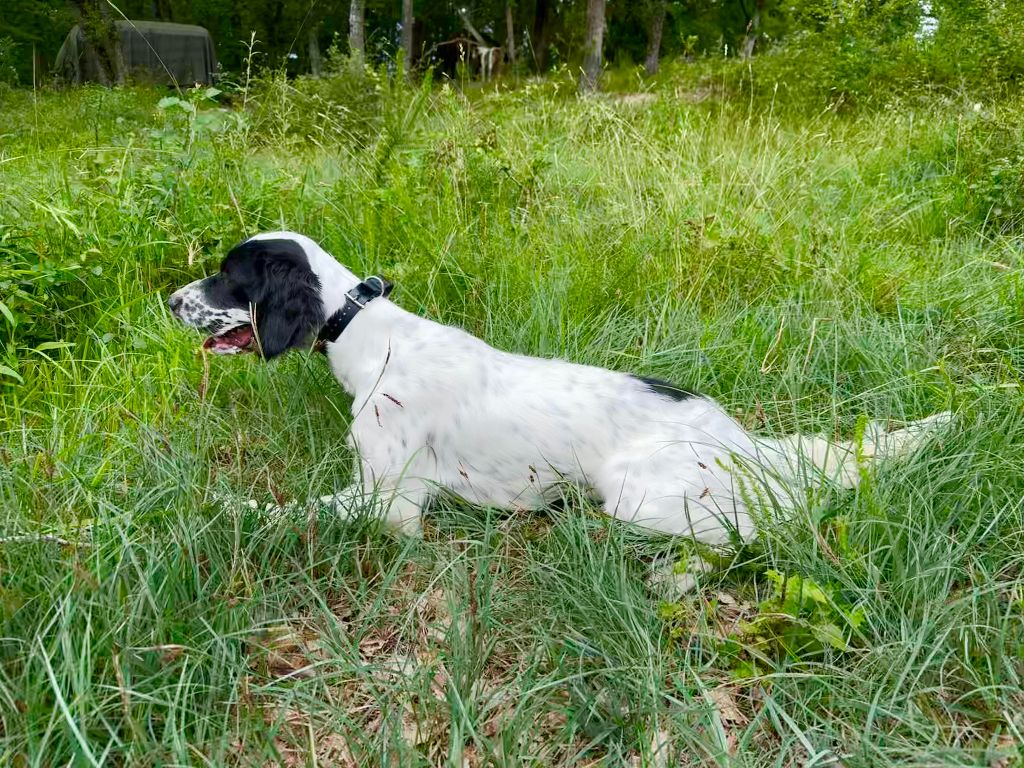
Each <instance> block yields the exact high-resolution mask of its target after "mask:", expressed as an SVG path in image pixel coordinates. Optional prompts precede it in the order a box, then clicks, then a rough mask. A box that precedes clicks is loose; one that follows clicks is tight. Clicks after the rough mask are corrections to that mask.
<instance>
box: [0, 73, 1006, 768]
mask: <svg viewBox="0 0 1024 768" xmlns="http://www.w3.org/2000/svg"><path fill="white" fill-rule="evenodd" d="M338 77H339V78H340V77H341V76H340V75H339V76H338ZM353 93H356V94H358V98H356V97H355V96H352V95H351V94H353ZM339 94H340V95H341V96H342V97H344V99H345V100H344V101H343V102H339V101H338V99H339ZM346 94H347V95H346ZM229 96H231V94H222V95H220V96H217V95H214V94H208V93H207V94H205V95H204V94H194V95H193V96H192V97H191V99H192V100H191V101H188V102H186V104H194V105H195V109H191V108H189V107H188V106H186V105H183V104H174V103H168V102H163V106H158V104H159V103H160V102H159V99H160V94H157V93H154V92H151V91H148V90H130V89H124V90H117V91H113V92H108V91H102V90H93V89H82V90H80V91H75V92H71V93H62V94H41V96H40V98H39V101H38V105H37V106H35V107H34V106H33V102H32V101H31V100H30V98H29V97H28V96H27V95H25V94H22V93H19V92H16V91H12V92H3V93H0V100H2V101H0V135H2V136H3V143H2V144H0V287H2V290H3V293H2V294H0V301H3V302H4V307H5V308H6V309H7V312H4V313H3V314H2V316H0V328H2V329H3V330H2V331H0V340H2V343H3V354H4V357H3V360H2V361H0V362H2V364H3V365H5V366H6V370H7V373H4V374H3V376H4V378H3V387H4V389H3V402H2V405H0V430H2V432H0V763H2V764H13V765H31V766H50V765H65V764H74V765H103V764H114V765H119V764H124V765H128V764H131V765H183V764H187V765H270V764H287V765H348V764H352V765H378V764H380V765H428V764H451V765H460V764H468V765H485V764H492V765H513V764H515V765H522V764H530V765H580V764H609V765H636V764H642V765H669V764H673V765H674V764H693V765H697V764H722V765H811V764H814V765H838V764H840V763H841V764H843V765H846V766H859V765H863V766H869V765H870V766H876V765H887V764H901V765H910V764H917V765H937V764H942V765H979V764H991V765H1009V764H1010V761H1011V760H1013V759H1015V758H1014V756H1016V759H1019V757H1020V748H1021V747H1020V745H1021V743H1022V741H1024V739H1022V730H1024V720H1022V718H1021V715H1020V712H1021V711H1022V705H1024V700H1022V696H1021V694H1020V690H1021V679H1020V677H1021V673H1022V662H1021V659H1022V658H1024V645H1022V641H1021V629H1022V611H1024V602H1022V601H1024V577H1022V575H1021V558H1022V555H1021V553H1022V552H1024V546H1022V545H1024V505H1022V501H1021V500H1022V499H1024V418H1022V413H1021V407H1020V402H1021V401H1020V391H1019V387H1020V378H1021V377H1020V372H1021V366H1022V348H1024V347H1022V326H1021V323H1022V315H1024V304H1022V298H1021V282H1020V248H1021V241H1020V230H1019V220H1018V219H1017V218H1016V216H1017V213H1018V212H1019V208H1016V207H1015V205H1016V203H1015V200H1016V198H1015V195H1016V188H1015V187H1014V186H1013V185H1014V184H1016V183H1017V182H1016V180H1015V178H1014V177H1013V174H1012V172H1010V171H1008V170H1007V166H1006V163H1005V161H1007V158H1010V157H1011V156H1012V153H1013V152H1014V151H1016V150H1015V149H1014V144H1013V141H1012V137H1013V136H1019V130H1020V125H1021V115H1022V112H1021V111H1020V108H1019V105H1017V104H1011V103H1007V104H997V105H988V106H986V107H985V108H984V109H983V110H975V109H974V107H973V104H967V105H958V104H953V103H941V104H940V103H937V104H935V105H933V106H931V107H927V108H922V107H920V106H915V107H913V108H911V107H898V108H893V109H891V110H889V111H884V112H875V113H862V114H859V115H857V116H856V117H842V116H837V115H835V114H833V113H831V112H826V113H822V114H820V115H818V116H817V117H811V118H808V117H806V116H803V115H798V114H794V113H792V112H789V111H787V110H786V109H785V108H784V105H781V104H780V105H778V108H776V109H772V110H761V109H760V108H754V107H752V106H751V104H750V103H748V102H745V101H737V102H735V103H733V102H728V101H727V102H721V101H716V100H714V99H711V100H707V101H705V102H702V103H700V104H694V103H691V101H690V100H688V99H687V98H681V97H680V94H679V93H678V91H677V89H676V88H675V86H673V84H671V83H666V84H664V85H663V86H661V87H659V88H658V89H656V90H655V91H654V93H653V99H652V100H633V99H616V98H608V99H603V100H587V101H575V100H571V99H567V98H566V97H565V96H564V94H563V93H561V92H559V89H557V88H555V87H554V86H553V85H552V84H551V83H538V84H530V85H528V86H527V87H525V88H523V89H522V90H518V91H512V92H480V93H476V94H471V96H470V97H469V98H467V97H466V96H465V95H463V94H460V93H458V92H456V91H454V90H452V89H450V88H448V87H445V86H443V85H438V86H433V87H431V86H430V85H429V84H428V85H426V86H424V88H423V89H420V90H411V91H406V90H405V89H404V87H401V86H396V85H392V84H389V83H388V82H387V80H386V78H378V79H377V80H370V81H358V82H356V83H355V84H352V83H350V82H344V81H341V80H329V81H326V82H321V83H314V84H309V83H304V82H301V81H300V82H297V83H296V82H291V83H289V82H284V81H280V80H273V79H269V80H262V81H259V82H257V83H255V84H253V85H252V88H251V90H248V89H247V90H246V93H245V99H246V103H247V107H246V109H245V110H244V111H242V110H232V109H223V108H222V107H218V105H217V104H216V103H215V102H216V101H218V100H219V101H221V102H224V101H225V99H227V98H228V97H229ZM682 96H685V94H682ZM235 100H236V101H240V98H238V97H235ZM33 110H36V111H35V112H33ZM29 116H33V117H32V119H29ZM986 200H987V201H988V202H986ZM1006 201H1009V202H1006ZM997 208H998V213H997V211H996V209H997ZM276 227H289V228H294V229H298V230H301V231H304V232H307V233H309V234H310V235H312V236H313V237H315V238H317V239H318V240H320V241H321V242H322V243H323V244H324V246H325V247H326V248H327V249H328V250H330V251H331V252H332V253H334V254H335V255H336V256H337V257H338V258H340V259H341V260H343V261H344V262H345V263H346V264H347V265H349V266H350V267H351V268H352V269H353V270H354V271H356V272H357V273H358V272H371V271H373V272H376V271H380V272H382V273H384V274H386V275H388V276H389V277H391V278H392V279H393V280H394V281H395V282H396V283H397V285H398V289H397V291H396V294H395V299H396V300H397V301H398V302H400V303H401V304H402V305H403V306H405V307H407V308H409V309H411V310H413V311H418V312H421V313H423V314H424V315H428V316H430V317H433V318H435V319H438V320H441V321H444V322H449V323H456V324H459V325H462V326H464V327H466V328H467V329H469V330H470V331H472V332H473V333H475V334H478V335H480V336H482V337H483V338H485V339H486V340H487V341H489V342H490V343H492V344H495V345H497V346H500V347H502V348H506V349H512V350H517V351H523V352H529V353H533V354H540V355H558V356H563V357H567V358H570V359H573V360H577V361H580V362H586V363H594V364H600V365H605V366H610V367H613V368H619V369H623V370H630V371H634V372H637V373H643V374H650V375H658V376H662V377H665V378H668V379H671V380H673V381H676V382H678V383H679V384H681V385H684V386H687V387H691V388H696V389H699V390H701V391H703V392H706V393H708V394H710V395H712V396H714V397H716V398H718V399H719V400H721V401H722V402H723V403H724V404H725V405H726V406H727V407H728V408H730V409H731V410H733V411H735V412H736V413H737V415H738V417H739V418H741V419H742V420H744V422H745V423H747V424H749V425H750V426H751V427H753V428H756V429H759V430H763V431H767V432H783V431H791V430H796V429H801V430H807V431H820V430H824V431H838V432H845V433H850V432H852V431H853V430H854V429H855V427H856V424H857V421H858V419H859V418H861V417H862V416H864V415H867V416H870V417H872V418H893V419H905V418H916V417H920V416H925V415H928V414H929V413H932V412H934V411H936V410H939V409H942V408H952V409H954V410H955V411H956V412H957V414H958V418H957V424H958V430H957V432H956V433H955V434H954V435H951V436H950V437H948V438H947V439H946V440H944V441H943V442H942V443H941V444H937V445H932V446H930V447H929V448H928V449H927V450H925V451H923V452H921V453H920V454H918V455H916V456H914V457H912V458H910V459H908V460H906V461H903V462H900V463H896V464H893V465H890V466H887V467H885V468H883V469H882V470H881V471H880V472H878V473H877V474H876V475H874V476H872V477H871V478H870V480H869V481H868V482H866V483H865V484H864V485H863V486H862V487H861V489H860V490H858V491H857V492H856V493H851V494H847V495H839V494H835V495H831V496H829V497H828V498H824V499H821V500H818V501H816V502H814V503H813V504H812V505H811V506H810V508H808V509H806V510H803V511H802V512H801V513H800V514H798V515H796V516H794V518H792V519H789V520H782V521H775V522H773V523H771V524H766V526H765V528H764V530H763V531H762V536H761V540H760V542H759V543H758V544H757V545H756V546H755V547H752V548H749V549H747V550H744V551H743V552H739V553H735V554H731V555H728V556H727V557H725V558H723V560H722V563H721V566H722V567H721V568H720V570H719V572H717V573H716V574H713V575H711V576H709V577H708V578H707V579H705V581H704V584H703V588H702V589H701V590H700V591H698V592H697V593H695V594H693V595H691V596H689V597H687V598H685V599H684V600H683V601H681V602H678V603H671V604H664V603H662V599H661V597H660V596H659V595H658V594H657V593H656V592H652V591H651V590H650V589H648V588H647V587H646V586H645V583H644V578H643V576H644V573H645V571H646V562H647V561H648V560H649V559H650V557H651V556H652V554H653V553H655V552H656V551H662V552H665V551H670V552H674V551H678V550H676V549H675V548H674V546H673V545H672V544H671V543H670V542H652V541H650V540H647V539H645V538H642V537H637V536H636V535H635V533H634V532H631V531H629V530H624V529H623V528H622V527H621V526H618V525H616V524H613V523H611V522H608V521H606V520H603V519H601V518H600V517H599V516H597V515H595V514H594V513H593V510H592V509H591V508H590V507H589V506H588V504H587V503H586V502H584V501H581V500H578V499H573V498H569V499H566V501H565V503H564V504H563V505H560V506H559V507H558V508H557V509H552V510H551V511H550V512H549V513H548V514H538V515H521V514H509V513H503V512H499V511H494V510H481V509H473V508H468V507H465V506H464V505H462V504H460V503H458V502H456V501H453V500H445V501H441V502H439V503H437V504H436V505H435V508H434V509H433V511H432V513H431V515H429V517H428V527H427V535H426V538H425V540H424V541H408V540H396V539H394V538H391V537H389V536H388V535H387V534H385V533H384V532H382V531H381V530H379V527H378V526H377V525H376V524H375V523H374V522H373V521H358V522H355V523H345V522H341V521H339V520H337V519H335V518H332V517H331V516H328V515H326V514H321V513H318V512H316V511H315V510H314V511H312V512H309V513H306V512H303V513H296V514H295V515H294V516H291V517H284V518H274V519H268V518H267V517H265V516H262V515H260V514H257V513H256V512H254V511H253V510H251V509H250V508H249V507H248V506H247V505H246V504H244V500H245V499H249V498H255V499H258V500H259V501H261V502H265V501H274V500H277V501H281V500H287V499H300V500H301V499H305V498H308V497H311V496H314V495H319V494H323V493H328V492H330V491H332V490H333V489H335V488H339V487H341V486H343V485H344V484H345V482H346V479H347V477H346V475H347V472H348V466H349V459H350V457H349V456H348V454H347V449H346V447H345V445H344V433H345V424H346V420H347V413H348V405H349V404H348V402H347V400H346V398H345V396H344V394H343V393H342V392H341V391H340V388H339V387H338V386H337V385H336V384H335V382H334V381H333V379H332V378H331V376H330V374H329V372H328V371H327V370H326V368H325V366H324V365H323V362H322V361H321V360H319V359H317V358H316V357H306V356H304V355H301V354H293V355H291V356H290V357H288V358H286V359H284V360H281V361H279V362H276V363H274V364H272V365H269V366H265V365H262V364H260V363H258V362H256V361H254V360H251V359H229V360H225V359H212V360H207V359H205V358H203V357H202V356H201V355H197V354H196V352H195V349H196V346H197V339H196V338H195V337H194V336H193V335H192V334H191V333H190V332H189V331H187V330H186V329H183V328H180V327H178V326H177V325H176V324H175V323H174V322H172V320H171V318H170V317H169V316H168V313H167V311H166V310H165V308H164V303H163V300H164V298H165V297H166V296H167V294H168V291H169V290H170V289H172V288H173V287H176V286H178V285H180V284H181V283H182V282H184V281H186V280H188V279H192V278H194V277H195V276H198V275H200V274H202V273H203V272H204V271H206V270H208V269H211V268H213V267H214V265H216V263H217V261H218V259H219V258H220V257H221V256H222V255H223V254H224V253H225V251H226V250H227V248H228V247H230V245H231V244H233V243H234V242H236V241H238V240H239V239H241V238H242V237H244V236H246V235H248V234H251V233H253V232H255V231H258V230H261V229H268V228H276ZM0 370H2V369H0ZM438 375H443V372H441V371H439V372H438ZM770 572H775V573H778V574H781V575H782V576H783V577H784V578H785V579H788V581H787V582H785V583H786V584H787V585H788V586H789V587H791V588H792V587H795V588H797V590H798V592H799V596H800V599H799V600H798V601H797V602H796V603H794V602H793V599H792V598H793V593H792V591H791V592H790V593H789V594H780V593H778V592H777V588H776V586H775V584H776V582H775V581H773V576H772V575H771V574H770ZM766 574H767V575H766ZM793 577H797V578H796V579H795V580H794V578H793ZM787 601H788V602H787ZM822 638H825V640H824V641H822Z"/></svg>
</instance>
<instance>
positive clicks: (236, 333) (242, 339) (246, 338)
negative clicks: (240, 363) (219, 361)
mask: <svg viewBox="0 0 1024 768" xmlns="http://www.w3.org/2000/svg"><path fill="white" fill-rule="evenodd" d="M251 343H252V326H251V325H240V326H238V327H237V328H232V329H231V330H230V331H225V332H224V333H222V334H221V335H220V336H210V337H209V338H208V339H207V340H206V341H204V342H203V347H204V348H205V349H208V350H210V351H211V352H215V353H217V354H220V355H230V354H234V353H235V352H243V351H244V350H245V349H246V348H248V346H249V345H250V344H251Z"/></svg>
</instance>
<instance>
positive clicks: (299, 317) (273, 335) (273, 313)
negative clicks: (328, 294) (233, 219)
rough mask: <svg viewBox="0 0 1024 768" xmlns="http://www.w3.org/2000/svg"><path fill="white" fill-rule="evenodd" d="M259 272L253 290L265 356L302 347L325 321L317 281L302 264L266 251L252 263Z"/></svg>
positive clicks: (261, 344)
mask: <svg viewBox="0 0 1024 768" xmlns="http://www.w3.org/2000/svg"><path fill="white" fill-rule="evenodd" d="M253 267H254V268H255V271H256V272H262V274H260V275H258V277H257V279H256V280H254V284H255V286H257V288H256V290H255V291H253V292H252V294H251V295H250V296H251V300H252V303H253V305H254V306H253V310H252V312H253V315H254V317H255V320H256V323H255V330H256V339H257V342H258V344H259V349H260V353H261V354H262V355H263V359H264V360H270V359H272V358H275V357H277V356H278V355H280V354H281V353H282V352H286V351H287V350H289V349H291V348H292V347H301V346H303V345H305V343H306V342H307V341H308V340H309V337H310V336H311V335H312V334H314V333H316V332H317V330H319V328H320V327H321V326H322V325H323V323H324V310H323V302H322V300H321V298H320V281H319V280H318V279H317V277H316V275H315V274H313V271H312V270H311V269H310V268H309V267H308V266H306V265H305V264H301V263H296V262H295V261H294V260H293V259H288V258H277V257H275V256H274V255H268V256H267V258H265V259H260V260H259V262H257V263H255V264H253Z"/></svg>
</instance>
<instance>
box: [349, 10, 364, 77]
mask: <svg viewBox="0 0 1024 768" xmlns="http://www.w3.org/2000/svg"><path fill="white" fill-rule="evenodd" d="M365 10H366V0H352V2H351V3H350V4H349V6H348V55H349V56H350V57H351V58H352V60H353V61H355V62H357V63H359V64H360V65H362V64H363V62H365V61H366V13H365Z"/></svg>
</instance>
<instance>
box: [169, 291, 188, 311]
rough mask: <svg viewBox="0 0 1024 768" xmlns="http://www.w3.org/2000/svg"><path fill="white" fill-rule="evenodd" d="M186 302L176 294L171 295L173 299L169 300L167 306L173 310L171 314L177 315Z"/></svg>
mask: <svg viewBox="0 0 1024 768" xmlns="http://www.w3.org/2000/svg"><path fill="white" fill-rule="evenodd" d="M184 301H185V300H184V299H183V298H181V296H179V295H178V294H176V293H172V294H171V298H169V299H168V300H167V306H168V307H170V308H171V312H174V313H175V314H177V312H178V309H179V308H180V307H181V305H182V303H183V302H184Z"/></svg>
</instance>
